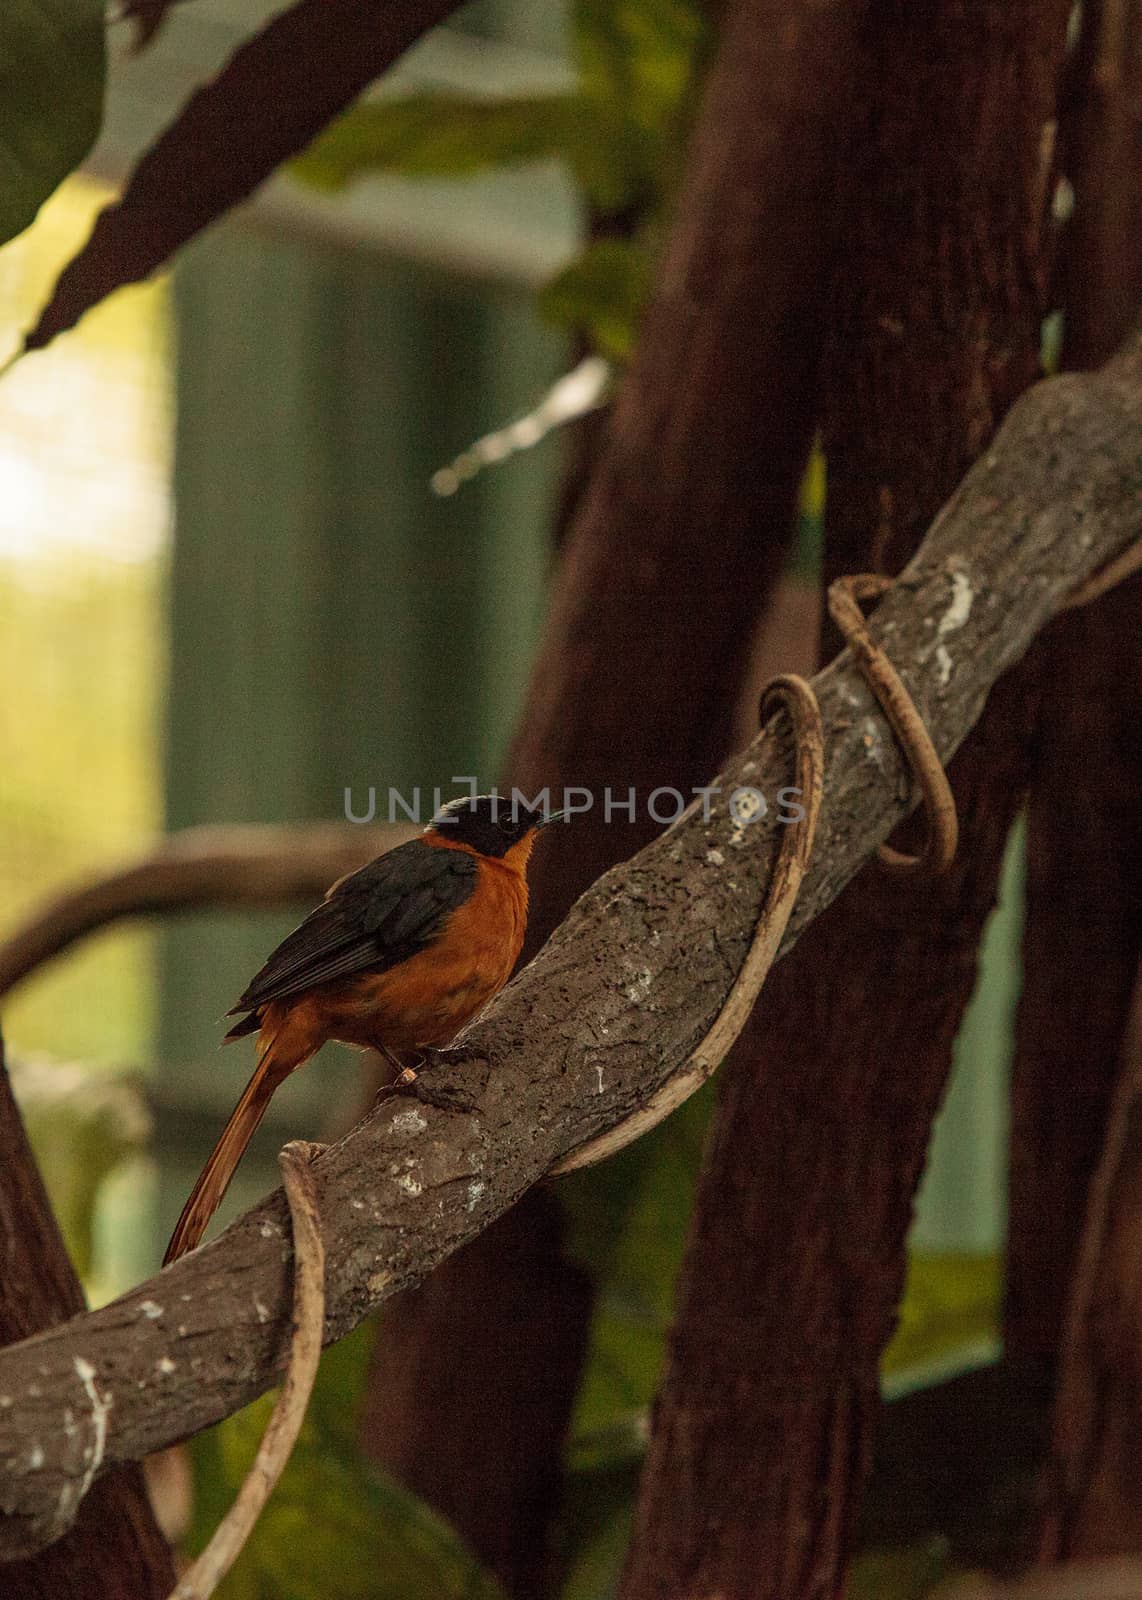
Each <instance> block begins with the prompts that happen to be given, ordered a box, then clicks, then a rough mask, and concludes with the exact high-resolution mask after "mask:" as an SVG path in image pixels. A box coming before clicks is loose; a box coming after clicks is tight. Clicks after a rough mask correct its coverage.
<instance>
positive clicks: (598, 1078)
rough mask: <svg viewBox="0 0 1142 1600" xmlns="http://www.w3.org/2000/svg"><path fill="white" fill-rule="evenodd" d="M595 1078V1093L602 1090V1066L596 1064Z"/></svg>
mask: <svg viewBox="0 0 1142 1600" xmlns="http://www.w3.org/2000/svg"><path fill="white" fill-rule="evenodd" d="M595 1078H596V1084H597V1087H596V1089H595V1093H596V1094H602V1092H603V1069H602V1067H600V1066H598V1065H596V1067H595Z"/></svg>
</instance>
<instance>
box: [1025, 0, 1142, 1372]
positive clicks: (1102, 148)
mask: <svg viewBox="0 0 1142 1600" xmlns="http://www.w3.org/2000/svg"><path fill="white" fill-rule="evenodd" d="M1073 78H1074V85H1075V90H1074V103H1073V104H1071V105H1070V106H1069V107H1068V114H1067V116H1066V117H1065V118H1064V121H1063V162H1064V167H1065V170H1066V172H1067V175H1068V176H1069V178H1070V180H1071V182H1072V184H1073V186H1074V190H1075V212H1074V217H1073V219H1072V221H1071V224H1070V225H1069V228H1068V230H1067V238H1066V244H1065V249H1064V257H1063V265H1064V269H1065V270H1064V273H1063V275H1062V281H1063V285H1064V290H1065V295H1066V299H1065V301H1064V306H1065V323H1066V338H1065V344H1064V351H1063V355H1064V361H1065V364H1066V365H1067V366H1068V367H1070V368H1074V369H1077V368H1082V367H1086V366H1089V365H1091V364H1092V363H1093V362H1096V361H1098V360H1101V359H1103V357H1102V356H1101V355H1100V354H1099V351H1100V350H1101V349H1102V348H1103V347H1104V346H1105V345H1106V342H1107V340H1109V339H1110V338H1111V337H1112V335H1113V333H1114V330H1115V329H1119V330H1125V329H1127V328H1129V326H1131V325H1132V323H1133V322H1135V321H1136V320H1137V318H1138V315H1139V312H1142V7H1140V6H1139V5H1138V4H1136V3H1135V0H1105V3H1102V4H1093V5H1092V6H1089V7H1084V29H1083V38H1082V44H1081V48H1080V51H1079V54H1078V58H1077V62H1076V68H1075V72H1074V74H1073ZM1131 219H1133V220H1131ZM1120 336H1121V334H1120ZM1042 660H1043V680H1044V700H1043V707H1042V714H1041V722H1040V728H1039V731H1038V739H1037V750H1038V754H1037V760H1036V763H1035V768H1034V771H1033V774H1032V784H1031V795H1030V803H1029V810H1028V830H1027V930H1026V935H1025V940H1024V951H1023V965H1024V979H1023V992H1022V998H1021V1002H1020V1007H1019V1014H1018V1021H1017V1027H1016V1043H1015V1059H1014V1064H1013V1069H1012V1106H1011V1189H1010V1204H1009V1222H1008V1259H1007V1303H1006V1308H1005V1330H1004V1331H1005V1339H1006V1344H1007V1347H1008V1349H1009V1350H1010V1351H1011V1352H1012V1354H1013V1355H1015V1356H1016V1357H1017V1358H1021V1359H1023V1358H1026V1359H1030V1360H1037V1361H1040V1362H1041V1363H1042V1364H1043V1366H1044V1369H1045V1370H1046V1371H1048V1372H1049V1371H1050V1370H1051V1369H1052V1368H1053V1366H1054V1364H1055V1361H1056V1359H1057V1356H1058V1353H1059V1350H1058V1342H1059V1336H1060V1332H1061V1327H1062V1317H1063V1310H1064V1306H1065V1304H1066V1297H1065V1295H1063V1294H1062V1293H1060V1289H1061V1287H1062V1286H1063V1285H1066V1284H1067V1283H1069V1281H1070V1275H1071V1270H1072V1267H1073V1264H1074V1259H1075V1250H1076V1248H1077V1244H1078V1239H1079V1234H1080V1230H1081V1228H1082V1219H1083V1214H1084V1209H1085V1201H1086V1191H1087V1185H1088V1184H1089V1182H1090V1177H1091V1174H1092V1172H1093V1171H1094V1167H1095V1163H1096V1161H1097V1158H1098V1152H1099V1150H1100V1148H1101V1144H1102V1139H1103V1133H1104V1129H1105V1125H1106V1116H1107V1111H1108V1108H1109V1105H1110V1100H1111V1096H1112V1093H1113V1088H1114V1082H1115V1078H1116V1075H1117V1072H1118V1070H1119V1066H1120V1062H1121V1057H1122V1041H1123V1030H1124V1027H1125V1023H1126V1016H1127V1007H1128V1004H1129V997H1130V988H1131V984H1132V982H1133V978H1134V969H1135V964H1136V961H1137V957H1138V949H1139V937H1140V934H1142V842H1140V841H1139V836H1138V827H1137V796H1138V793H1139V790H1140V787H1142V738H1140V736H1139V733H1138V719H1139V714H1140V712H1142V690H1140V689H1139V674H1140V672H1142V609H1140V590H1139V587H1138V585H1137V584H1133V585H1130V586H1127V587H1126V588H1124V589H1123V590H1121V591H1118V592H1116V593H1114V594H1111V595H1108V596H1107V597H1106V599H1105V600H1103V601H1101V602H1099V604H1097V605H1095V606H1093V607H1091V608H1090V610H1088V611H1083V612H1080V613H1078V614H1077V615H1075V616H1074V617H1071V618H1068V619H1067V620H1066V622H1064V623H1061V624H1060V626H1059V627H1058V628H1057V629H1055V630H1053V635H1052V638H1051V640H1050V643H1049V644H1048V645H1047V646H1046V648H1045V649H1044V652H1043V656H1042Z"/></svg>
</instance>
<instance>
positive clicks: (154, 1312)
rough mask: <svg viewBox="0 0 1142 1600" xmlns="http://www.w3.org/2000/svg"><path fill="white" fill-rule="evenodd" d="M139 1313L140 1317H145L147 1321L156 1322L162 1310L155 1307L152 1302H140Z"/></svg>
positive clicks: (159, 1307)
mask: <svg viewBox="0 0 1142 1600" xmlns="http://www.w3.org/2000/svg"><path fill="white" fill-rule="evenodd" d="M139 1313H140V1315H141V1316H144V1317H146V1318H147V1320H148V1321H150V1322H156V1321H157V1320H158V1318H159V1317H161V1316H162V1314H163V1308H162V1306H160V1305H156V1304H155V1302H154V1301H153V1300H140V1302H139Z"/></svg>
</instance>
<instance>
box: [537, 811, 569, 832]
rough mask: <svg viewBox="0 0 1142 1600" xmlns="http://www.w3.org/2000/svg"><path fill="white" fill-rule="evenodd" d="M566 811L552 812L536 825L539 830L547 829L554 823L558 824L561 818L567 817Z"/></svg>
mask: <svg viewBox="0 0 1142 1600" xmlns="http://www.w3.org/2000/svg"><path fill="white" fill-rule="evenodd" d="M566 815H567V813H566V811H552V812H550V813H549V815H548V816H546V817H544V818H543V819H542V821H540V822H537V823H536V827H537V828H546V827H547V826H548V825H549V824H550V823H552V822H558V821H559V819H560V817H565V816H566Z"/></svg>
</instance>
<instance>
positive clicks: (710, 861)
mask: <svg viewBox="0 0 1142 1600" xmlns="http://www.w3.org/2000/svg"><path fill="white" fill-rule="evenodd" d="M725 864H726V858H725V856H724V855H723V854H722V852H721V851H720V850H707V851H706V865H707V866H709V867H724V866H725Z"/></svg>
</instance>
